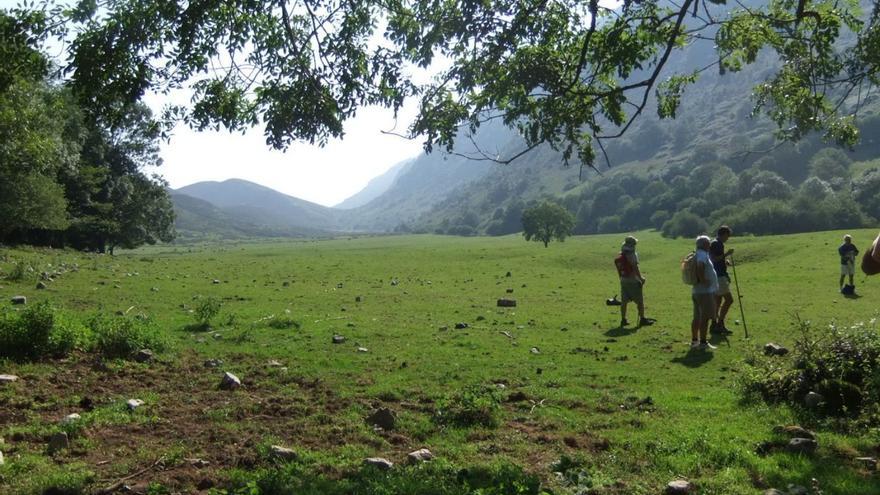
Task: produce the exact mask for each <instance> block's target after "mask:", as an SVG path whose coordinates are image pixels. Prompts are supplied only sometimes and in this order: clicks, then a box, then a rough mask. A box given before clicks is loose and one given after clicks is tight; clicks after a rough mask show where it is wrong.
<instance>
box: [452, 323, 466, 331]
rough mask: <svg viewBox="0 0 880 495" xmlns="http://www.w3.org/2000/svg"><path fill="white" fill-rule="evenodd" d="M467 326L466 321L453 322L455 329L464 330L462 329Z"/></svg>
mask: <svg viewBox="0 0 880 495" xmlns="http://www.w3.org/2000/svg"><path fill="white" fill-rule="evenodd" d="M468 326H469V325H468V324H467V323H464V322H459V323H456V324H455V329H456V330H464V329H465V328H467V327H468Z"/></svg>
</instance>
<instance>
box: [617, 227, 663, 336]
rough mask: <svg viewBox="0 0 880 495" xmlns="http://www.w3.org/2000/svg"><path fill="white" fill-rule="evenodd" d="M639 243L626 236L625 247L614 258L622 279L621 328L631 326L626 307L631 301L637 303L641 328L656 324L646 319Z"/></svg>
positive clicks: (618, 273) (643, 278)
mask: <svg viewBox="0 0 880 495" xmlns="http://www.w3.org/2000/svg"><path fill="white" fill-rule="evenodd" d="M638 242H639V240H638V239H636V238H635V237H633V236H631V235H630V236H626V239H624V240H623V245H622V246H620V254H618V255H617V257H616V258H614V266H615V267H616V268H617V275H618V276H619V277H620V299H621V300H620V302H621V305H620V327H621V328H623V327H625V326H627V325H629V322H628V321H627V320H626V306H627V303H629V302H630V301H632V302H634V303H636V307H637V308H638V310H639V326H640V327H641V326H645V325H650V324H652V323H653V322H654V320H651V319H650V318H645V300H644V295H643V293H642V287H643V286H644V285H645V277H644V276H642V272H641V270H639V255H638V254H637V253H636V244H637V243H638Z"/></svg>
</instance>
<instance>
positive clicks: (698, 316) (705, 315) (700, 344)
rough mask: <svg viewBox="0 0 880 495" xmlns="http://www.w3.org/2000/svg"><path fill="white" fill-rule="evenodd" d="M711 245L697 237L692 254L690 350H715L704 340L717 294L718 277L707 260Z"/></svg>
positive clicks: (703, 236) (708, 241) (709, 260)
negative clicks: (692, 308)
mask: <svg viewBox="0 0 880 495" xmlns="http://www.w3.org/2000/svg"><path fill="white" fill-rule="evenodd" d="M711 244H712V241H711V240H709V237H708V236H705V235H701V236H700V237H697V250H696V252H695V253H694V260H695V263H696V268H695V270H694V271H695V275H696V280H695V282H696V283H695V284H694V286H693V289H691V299H692V300H693V303H694V319H693V321H691V348H692V349H697V348H699V349H715V346H714V345H712V344H710V343H709V340H708V339H707V338H706V334H707V332H708V330H709V322H710V321H712V318H714V317H715V293H716V292H718V275H716V273H715V268H714V267H713V265H712V260H711V259H710V258H709V247H710V246H711Z"/></svg>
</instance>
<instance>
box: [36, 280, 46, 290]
mask: <svg viewBox="0 0 880 495" xmlns="http://www.w3.org/2000/svg"><path fill="white" fill-rule="evenodd" d="M46 287H48V285H46V283H45V282H37V290H43V289H45V288H46Z"/></svg>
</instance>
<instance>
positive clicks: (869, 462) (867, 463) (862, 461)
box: [855, 457, 877, 472]
mask: <svg viewBox="0 0 880 495" xmlns="http://www.w3.org/2000/svg"><path fill="white" fill-rule="evenodd" d="M855 460H856V464H858V465H859V466H861V467H862V468H864V469H867V470H868V471H871V472H874V471H877V459H876V458H874V457H856V459H855Z"/></svg>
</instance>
